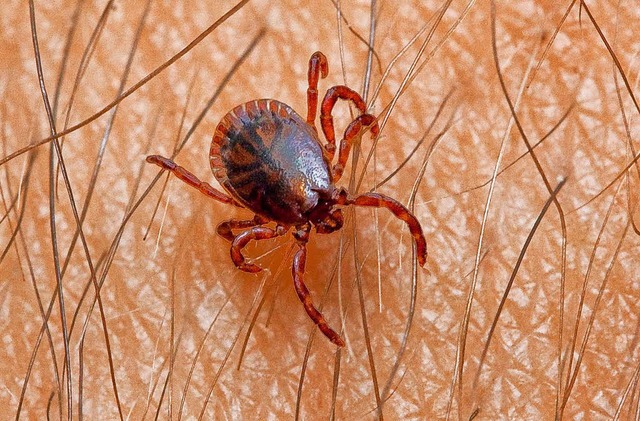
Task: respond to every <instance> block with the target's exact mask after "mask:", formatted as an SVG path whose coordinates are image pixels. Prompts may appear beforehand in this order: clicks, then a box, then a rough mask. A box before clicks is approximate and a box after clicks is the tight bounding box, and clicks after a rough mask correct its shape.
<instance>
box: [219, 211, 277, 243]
mask: <svg viewBox="0 0 640 421" xmlns="http://www.w3.org/2000/svg"><path fill="white" fill-rule="evenodd" d="M267 222H269V220H268V219H266V218H263V217H262V216H259V215H255V216H254V217H253V219H249V220H246V221H245V220H238V219H230V220H228V221H224V222H222V223H220V225H218V227H217V228H216V231H217V232H218V235H219V236H220V237H222V238H224V239H225V240H227V241H228V242H230V243H232V242H233V240H234V239H235V238H236V236H235V235H234V234H233V231H232V230H236V229H240V228H243V229H246V228H251V227H255V226H256V225H262V224H266V223H267Z"/></svg>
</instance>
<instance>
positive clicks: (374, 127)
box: [331, 114, 380, 183]
mask: <svg viewBox="0 0 640 421" xmlns="http://www.w3.org/2000/svg"><path fill="white" fill-rule="evenodd" d="M366 127H371V134H372V135H373V136H374V137H375V136H377V135H378V133H379V132H380V129H379V128H378V121H377V120H376V118H375V117H374V116H372V115H371V114H362V115H360V116H358V118H356V119H355V120H353V121H352V122H351V124H349V126H347V130H345V131H344V137H343V138H342V140H341V141H340V151H339V153H338V162H337V163H336V164H335V165H334V166H333V169H332V170H331V176H332V178H333V182H334V183H337V182H338V180H340V177H342V172H343V171H344V167H345V165H347V159H349V152H350V151H351V145H352V144H353V139H355V138H356V136H358V135H359V134H360V133H362V129H364V128H366Z"/></svg>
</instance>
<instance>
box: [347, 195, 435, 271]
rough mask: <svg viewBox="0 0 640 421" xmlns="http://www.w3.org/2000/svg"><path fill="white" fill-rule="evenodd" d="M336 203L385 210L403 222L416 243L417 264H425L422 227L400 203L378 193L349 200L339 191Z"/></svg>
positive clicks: (425, 247) (425, 246)
mask: <svg viewBox="0 0 640 421" xmlns="http://www.w3.org/2000/svg"><path fill="white" fill-rule="evenodd" d="M336 203H338V204H340V205H356V206H366V207H373V208H387V209H389V210H390V211H391V213H393V214H394V215H395V216H396V217H397V218H398V219H401V220H402V221H404V222H405V223H406V224H407V226H408V227H409V231H410V232H411V236H412V237H413V239H414V240H415V242H416V248H417V254H418V263H419V264H420V266H424V265H425V264H426V263H427V241H426V240H425V239H424V234H423V233H422V227H421V226H420V223H419V222H418V220H417V219H416V217H415V216H414V215H413V214H412V213H411V212H410V211H409V209H407V208H406V207H405V206H404V205H403V204H402V203H400V202H398V201H397V200H395V199H392V198H391V197H389V196H385V195H383V194H379V193H365V194H362V195H360V196H358V197H356V198H355V199H352V198H349V197H348V195H347V192H346V191H345V190H344V189H343V190H340V192H339V194H338V198H337V200H336Z"/></svg>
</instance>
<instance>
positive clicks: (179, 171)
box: [147, 155, 243, 207]
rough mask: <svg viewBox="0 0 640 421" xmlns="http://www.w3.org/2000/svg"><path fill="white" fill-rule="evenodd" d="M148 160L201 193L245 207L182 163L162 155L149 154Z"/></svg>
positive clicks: (223, 201)
mask: <svg viewBox="0 0 640 421" xmlns="http://www.w3.org/2000/svg"><path fill="white" fill-rule="evenodd" d="M147 162H149V163H151V164H156V165H157V166H159V167H160V168H162V169H164V170H167V171H171V172H172V173H173V175H175V176H176V177H178V178H179V179H180V180H182V181H184V182H185V183H187V184H188V185H190V186H191V187H194V188H196V189H198V190H199V191H200V192H201V193H204V194H206V195H207V196H209V197H210V198H212V199H215V200H217V201H219V202H222V203H228V204H230V205H235V206H239V207H243V206H242V205H241V204H239V203H238V202H236V201H235V200H233V198H232V197H229V196H227V195H226V194H224V193H222V192H221V191H219V190H216V189H215V188H213V187H211V185H210V184H209V183H207V182H204V181H200V180H199V179H198V177H196V176H195V175H193V174H192V173H191V172H189V171H188V170H187V169H185V168H184V167H181V166H180V165H178V164H176V163H175V162H173V161H172V160H170V159H169V158H165V157H163V156H160V155H149V156H148V157H147Z"/></svg>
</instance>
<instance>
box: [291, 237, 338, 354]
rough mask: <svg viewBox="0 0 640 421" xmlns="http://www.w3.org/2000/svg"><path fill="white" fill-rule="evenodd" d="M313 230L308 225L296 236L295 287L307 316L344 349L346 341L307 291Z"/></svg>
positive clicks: (292, 271) (292, 269) (292, 270)
mask: <svg viewBox="0 0 640 421" xmlns="http://www.w3.org/2000/svg"><path fill="white" fill-rule="evenodd" d="M310 230H311V226H310V225H307V226H305V228H303V229H300V230H298V231H297V232H296V233H295V234H294V236H295V238H296V240H297V242H298V251H297V252H296V254H295V256H294V257H293V266H292V267H291V273H292V275H293V285H294V287H295V289H296V293H297V294H298V298H300V301H301V302H302V305H303V306H304V309H305V310H306V311H307V314H308V315H309V317H310V318H311V320H313V322H314V323H315V324H316V325H317V326H318V329H320V331H321V332H322V333H323V334H324V336H326V337H327V338H329V340H330V341H331V342H333V343H334V344H336V345H338V346H340V347H343V346H344V345H345V343H344V340H343V339H342V338H341V337H340V335H338V334H337V333H336V331H335V330H333V329H331V328H330V327H329V324H328V323H327V321H326V320H325V318H324V316H323V315H322V313H320V312H319V311H318V309H316V308H315V307H314V305H313V301H311V294H310V293H309V290H308V289H307V286H306V285H305V284H304V279H303V276H304V269H305V264H306V261H307V241H309V231H310Z"/></svg>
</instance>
